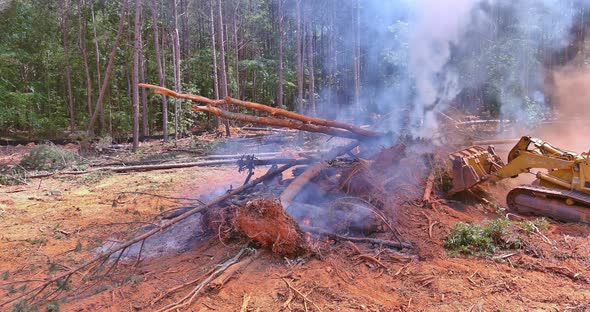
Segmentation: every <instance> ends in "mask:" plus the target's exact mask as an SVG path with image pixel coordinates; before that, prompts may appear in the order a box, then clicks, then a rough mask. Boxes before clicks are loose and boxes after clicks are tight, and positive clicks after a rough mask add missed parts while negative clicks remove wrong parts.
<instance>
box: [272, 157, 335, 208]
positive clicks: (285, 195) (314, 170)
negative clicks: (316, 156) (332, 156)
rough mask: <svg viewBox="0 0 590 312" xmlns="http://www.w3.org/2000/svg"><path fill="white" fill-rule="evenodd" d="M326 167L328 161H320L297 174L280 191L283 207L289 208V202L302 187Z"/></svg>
mask: <svg viewBox="0 0 590 312" xmlns="http://www.w3.org/2000/svg"><path fill="white" fill-rule="evenodd" d="M327 167H328V162H326V161H320V162H317V163H315V164H314V165H313V166H311V167H309V168H308V169H307V170H305V171H304V172H303V173H302V174H300V175H299V176H297V177H296V178H295V179H294V180H293V181H292V182H291V183H290V184H289V186H287V188H286V189H285V190H284V191H283V192H282V193H281V196H280V200H281V204H282V205H283V208H285V209H289V206H291V203H292V202H293V200H294V199H295V197H297V195H299V193H300V192H301V191H302V190H303V188H304V187H305V186H306V185H307V184H309V182H310V181H311V180H312V179H313V178H315V177H316V176H318V175H319V174H320V173H321V172H322V171H323V170H325V169H326V168H327Z"/></svg>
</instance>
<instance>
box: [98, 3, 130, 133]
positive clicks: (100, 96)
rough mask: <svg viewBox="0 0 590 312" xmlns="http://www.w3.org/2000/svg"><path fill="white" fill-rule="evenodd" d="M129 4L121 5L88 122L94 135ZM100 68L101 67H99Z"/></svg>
mask: <svg viewBox="0 0 590 312" xmlns="http://www.w3.org/2000/svg"><path fill="white" fill-rule="evenodd" d="M128 6H129V0H124V1H123V6H122V7H121V17H120V18H119V29H118V30H117V36H116V37H115V42H114V43H113V49H112V50H111V54H110V55H109V61H108V63H107V68H106V71H105V74H104V80H103V82H102V86H101V87H100V93H99V94H98V99H97V100H96V105H95V106H94V113H93V114H92V118H90V122H89V123H88V134H89V135H91V136H93V135H94V124H95V123H96V119H97V118H98V113H99V112H100V111H101V109H102V102H103V100H104V96H105V94H106V90H107V87H108V84H109V79H110V76H111V71H112V70H113V64H114V62H115V56H116V55H117V49H118V47H119V41H120V40H121V36H122V34H123V28H124V26H125V16H126V15H127V8H128ZM98 70H100V69H98Z"/></svg>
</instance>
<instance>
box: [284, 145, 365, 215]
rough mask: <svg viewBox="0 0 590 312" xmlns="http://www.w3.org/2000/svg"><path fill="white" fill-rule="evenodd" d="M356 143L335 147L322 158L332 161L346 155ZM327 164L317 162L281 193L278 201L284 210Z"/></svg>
mask: <svg viewBox="0 0 590 312" xmlns="http://www.w3.org/2000/svg"><path fill="white" fill-rule="evenodd" d="M358 145H359V143H358V142H353V143H350V144H348V145H345V146H342V147H336V148H334V149H332V150H331V151H329V152H328V153H327V154H326V155H325V156H324V157H323V158H324V159H333V158H336V157H338V156H340V155H342V154H345V153H347V152H348V151H350V150H351V149H353V148H355V147H357V146H358ZM327 165H328V164H327V163H326V162H324V161H320V162H317V163H316V164H315V165H313V166H311V167H309V168H308V169H307V170H306V171H305V172H304V173H302V174H301V175H299V176H298V177H297V178H295V180H293V181H292V182H291V184H289V186H288V187H287V188H286V189H285V190H284V191H283V193H281V196H280V200H281V204H282V205H283V208H284V209H288V208H289V206H290V205H291V203H292V202H293V200H294V199H295V197H297V195H298V194H299V193H300V192H301V190H303V187H305V185H306V184H307V183H308V182H309V181H310V180H311V179H313V178H314V177H316V176H317V175H318V174H319V173H320V172H321V171H322V170H323V169H325V168H326V166H327Z"/></svg>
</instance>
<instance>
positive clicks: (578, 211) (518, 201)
mask: <svg viewBox="0 0 590 312" xmlns="http://www.w3.org/2000/svg"><path fill="white" fill-rule="evenodd" d="M567 199H571V200H573V203H572V204H567V203H566V200H567ZM506 202H507V204H508V208H509V209H510V210H512V211H516V212H518V213H520V214H525V215H527V214H532V215H545V216H549V217H551V218H554V219H558V220H562V221H566V222H584V223H590V195H587V194H584V193H581V192H578V191H571V190H562V189H555V188H547V187H543V186H536V185H521V186H518V187H516V188H514V189H513V190H511V191H510V192H509V193H508V196H507V198H506Z"/></svg>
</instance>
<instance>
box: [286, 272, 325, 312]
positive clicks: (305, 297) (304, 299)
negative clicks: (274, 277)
mask: <svg viewBox="0 0 590 312" xmlns="http://www.w3.org/2000/svg"><path fill="white" fill-rule="evenodd" d="M281 279H282V280H283V282H285V284H287V287H289V288H290V289H291V290H293V291H294V292H295V293H296V294H297V295H299V297H301V299H303V302H304V303H306V302H309V303H311V305H313V306H314V308H316V310H318V311H320V312H321V311H322V309H320V307H318V305H317V304H315V302H313V301H311V300H309V298H307V296H306V295H304V294H303V293H302V292H300V291H299V290H297V288H295V287H293V285H291V283H289V281H287V280H286V279H285V278H281Z"/></svg>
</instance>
